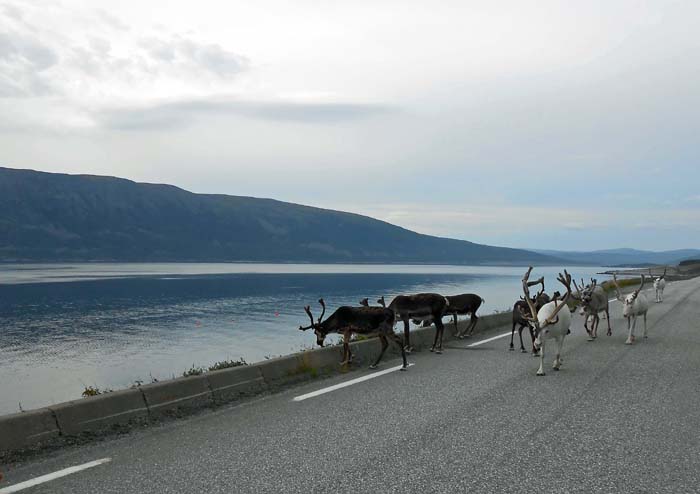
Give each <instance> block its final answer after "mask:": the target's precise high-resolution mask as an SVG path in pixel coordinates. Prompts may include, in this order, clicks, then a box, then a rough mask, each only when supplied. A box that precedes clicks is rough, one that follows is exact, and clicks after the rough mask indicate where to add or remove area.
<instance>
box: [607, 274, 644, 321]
mask: <svg viewBox="0 0 700 494" xmlns="http://www.w3.org/2000/svg"><path fill="white" fill-rule="evenodd" d="M645 282H646V278H644V275H642V283H641V284H640V285H639V288H637V289H636V290H635V291H633V292H632V293H630V294H629V295H627V296H626V297H623V296H622V293H621V292H620V285H619V284H618V283H617V276H615V274H613V283H615V290H616V292H617V299H618V300H619V301H620V302H622V315H623V316H624V317H630V316H632V315H633V314H634V310H633V308H634V303H635V302H636V301H637V297H639V292H641V291H642V288H644V283H645Z"/></svg>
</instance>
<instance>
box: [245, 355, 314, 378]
mask: <svg viewBox="0 0 700 494" xmlns="http://www.w3.org/2000/svg"><path fill="white" fill-rule="evenodd" d="M311 351H317V350H311ZM255 365H256V366H257V367H258V368H259V369H260V373H261V374H262V376H263V379H264V380H265V383H266V384H267V385H268V386H271V387H278V386H280V385H282V384H289V383H295V382H301V381H305V380H307V379H311V378H312V377H313V376H312V369H311V368H310V367H307V366H305V365H304V360H303V358H302V356H301V354H299V353H295V354H293V355H288V356H286V357H278V358H273V359H270V360H265V361H264V362H260V363H258V364H255Z"/></svg>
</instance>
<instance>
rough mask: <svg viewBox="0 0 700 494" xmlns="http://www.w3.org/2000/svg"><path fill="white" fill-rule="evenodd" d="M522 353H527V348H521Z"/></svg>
mask: <svg viewBox="0 0 700 494" xmlns="http://www.w3.org/2000/svg"><path fill="white" fill-rule="evenodd" d="M511 350H512V348H511ZM520 353H527V350H525V349H524V348H521V349H520Z"/></svg>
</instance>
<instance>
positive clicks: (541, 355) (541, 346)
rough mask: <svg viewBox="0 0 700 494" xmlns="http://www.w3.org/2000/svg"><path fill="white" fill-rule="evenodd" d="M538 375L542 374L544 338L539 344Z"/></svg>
mask: <svg viewBox="0 0 700 494" xmlns="http://www.w3.org/2000/svg"><path fill="white" fill-rule="evenodd" d="M537 375H538V376H544V340H542V341H541V344H540V368H539V369H537Z"/></svg>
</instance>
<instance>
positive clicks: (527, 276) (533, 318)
mask: <svg viewBox="0 0 700 494" xmlns="http://www.w3.org/2000/svg"><path fill="white" fill-rule="evenodd" d="M530 273H532V266H530V267H529V268H527V272H526V273H525V276H523V292H524V293H525V302H527V306H528V307H529V308H530V314H531V315H532V316H531V317H528V316H527V315H525V314H523V317H524V318H525V319H527V320H529V321H536V320H537V310H536V309H535V306H534V305H533V303H532V299H531V298H530V286H532V285H537V284H538V283H539V281H537V282H528V280H529V279H530Z"/></svg>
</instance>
